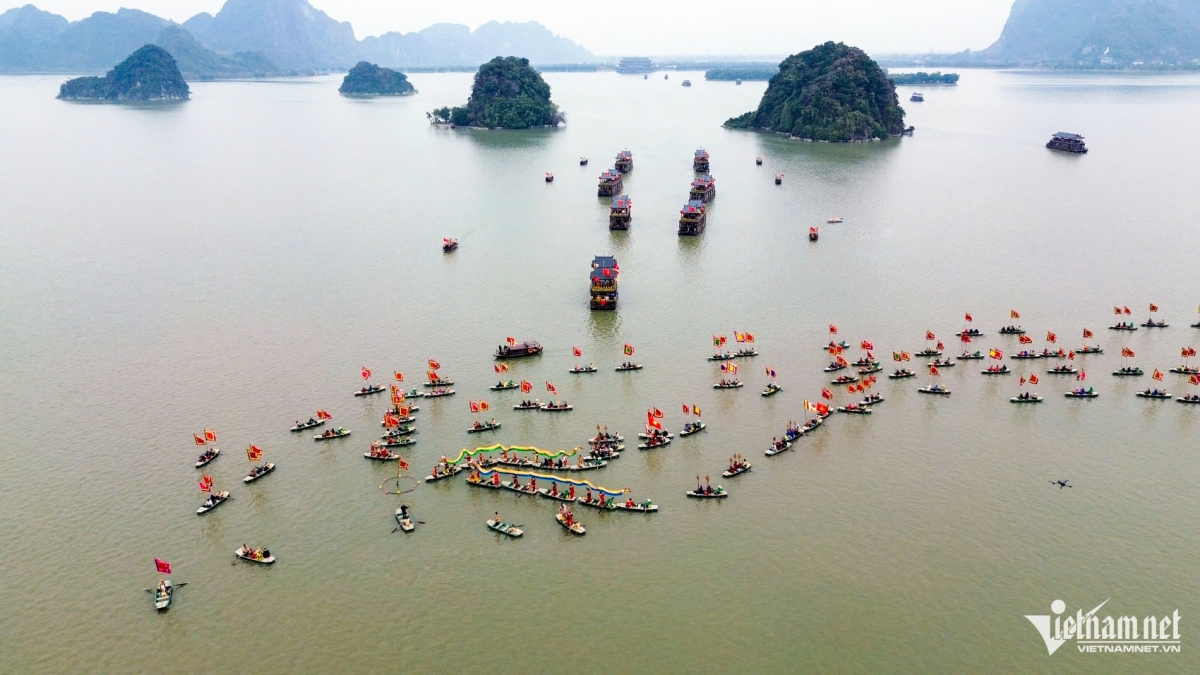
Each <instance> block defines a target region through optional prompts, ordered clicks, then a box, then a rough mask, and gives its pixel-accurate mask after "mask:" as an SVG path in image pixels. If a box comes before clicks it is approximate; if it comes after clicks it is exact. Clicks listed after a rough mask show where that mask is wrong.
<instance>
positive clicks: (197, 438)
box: [192, 434, 204, 445]
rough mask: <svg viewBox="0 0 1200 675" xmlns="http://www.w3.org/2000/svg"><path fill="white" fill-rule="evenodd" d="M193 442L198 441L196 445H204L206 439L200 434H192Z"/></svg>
mask: <svg viewBox="0 0 1200 675" xmlns="http://www.w3.org/2000/svg"><path fill="white" fill-rule="evenodd" d="M192 440H194V441H196V445H204V437H203V436H201V435H200V434H192Z"/></svg>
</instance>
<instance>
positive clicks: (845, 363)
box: [836, 356, 850, 366]
mask: <svg viewBox="0 0 1200 675" xmlns="http://www.w3.org/2000/svg"><path fill="white" fill-rule="evenodd" d="M836 360H837V364H838V365H839V366H848V365H850V362H849V361H847V360H846V357H844V356H839V357H837V359H836Z"/></svg>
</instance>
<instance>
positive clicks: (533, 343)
mask: <svg viewBox="0 0 1200 675" xmlns="http://www.w3.org/2000/svg"><path fill="white" fill-rule="evenodd" d="M542 350H543V348H542V345H541V344H540V343H539V342H538V341H537V340H525V341H524V342H517V341H516V340H515V339H514V338H511V337H510V338H508V344H503V345H500V346H499V347H497V348H496V353H494V354H492V356H493V357H494V358H496V359H519V358H525V357H527V356H537V355H539V354H541V353H542Z"/></svg>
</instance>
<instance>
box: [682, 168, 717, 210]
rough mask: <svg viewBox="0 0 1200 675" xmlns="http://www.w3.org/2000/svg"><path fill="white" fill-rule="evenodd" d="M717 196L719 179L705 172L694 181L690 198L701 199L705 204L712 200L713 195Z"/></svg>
mask: <svg viewBox="0 0 1200 675" xmlns="http://www.w3.org/2000/svg"><path fill="white" fill-rule="evenodd" d="M716 196H717V181H715V180H713V177H712V176H710V175H708V174H704V175H703V176H700V177H699V178H697V179H696V180H694V181H692V187H691V190H690V192H689V193H688V198H689V200H697V199H698V200H700V201H702V202H704V203H705V204H707V203H709V202H711V201H712V199H713V197H716Z"/></svg>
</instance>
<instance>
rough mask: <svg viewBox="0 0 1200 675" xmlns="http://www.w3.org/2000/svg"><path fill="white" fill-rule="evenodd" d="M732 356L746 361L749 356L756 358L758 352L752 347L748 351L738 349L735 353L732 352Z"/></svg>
mask: <svg viewBox="0 0 1200 675" xmlns="http://www.w3.org/2000/svg"><path fill="white" fill-rule="evenodd" d="M733 355H734V356H736V357H737V358H739V359H748V358H750V357H751V356H758V350H757V349H755V348H754V347H751V348H749V349H739V350H737V351H736V352H734V353H733Z"/></svg>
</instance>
